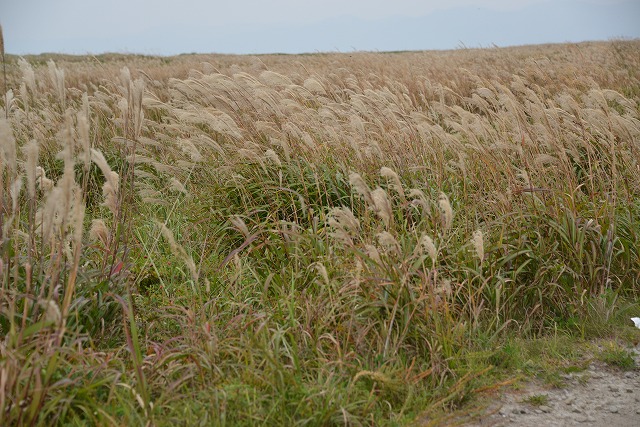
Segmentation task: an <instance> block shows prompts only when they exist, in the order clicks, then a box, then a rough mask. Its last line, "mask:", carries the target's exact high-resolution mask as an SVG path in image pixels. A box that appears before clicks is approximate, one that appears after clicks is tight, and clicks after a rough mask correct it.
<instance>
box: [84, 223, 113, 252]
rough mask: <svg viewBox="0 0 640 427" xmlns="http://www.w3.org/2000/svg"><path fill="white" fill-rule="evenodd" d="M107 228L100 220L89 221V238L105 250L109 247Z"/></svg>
mask: <svg viewBox="0 0 640 427" xmlns="http://www.w3.org/2000/svg"><path fill="white" fill-rule="evenodd" d="M109 234H110V231H109V227H107V224H105V222H104V221H103V220H102V219H94V220H93V221H91V228H90V229H89V238H90V239H91V240H92V241H94V242H100V243H102V246H104V247H105V248H108V247H109Z"/></svg>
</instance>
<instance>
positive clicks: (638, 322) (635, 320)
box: [631, 317, 640, 329]
mask: <svg viewBox="0 0 640 427" xmlns="http://www.w3.org/2000/svg"><path fill="white" fill-rule="evenodd" d="M631 321H632V322H633V324H634V325H636V328H638V329H640V317H632V318H631Z"/></svg>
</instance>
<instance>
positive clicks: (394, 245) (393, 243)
mask: <svg viewBox="0 0 640 427" xmlns="http://www.w3.org/2000/svg"><path fill="white" fill-rule="evenodd" d="M376 237H377V238H378V242H380V244H381V245H382V246H384V248H385V249H386V251H387V252H389V253H394V254H399V253H400V252H401V248H400V243H398V241H397V240H396V238H395V237H394V236H393V234H391V233H389V232H388V231H383V232H382V233H378V234H377V235H376Z"/></svg>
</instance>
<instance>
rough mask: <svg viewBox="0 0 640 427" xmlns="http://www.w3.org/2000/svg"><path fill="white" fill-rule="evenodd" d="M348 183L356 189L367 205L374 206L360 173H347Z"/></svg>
mask: <svg viewBox="0 0 640 427" xmlns="http://www.w3.org/2000/svg"><path fill="white" fill-rule="evenodd" d="M349 184H350V185H351V187H353V188H354V189H355V190H356V193H358V194H359V195H360V196H361V197H362V198H363V199H364V201H365V203H366V204H367V205H368V206H369V207H372V208H373V207H375V203H374V202H373V199H372V198H371V190H370V189H369V186H368V185H367V183H366V182H364V179H362V177H361V176H360V174H358V173H355V172H352V173H350V174H349Z"/></svg>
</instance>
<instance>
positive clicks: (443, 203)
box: [438, 193, 453, 230]
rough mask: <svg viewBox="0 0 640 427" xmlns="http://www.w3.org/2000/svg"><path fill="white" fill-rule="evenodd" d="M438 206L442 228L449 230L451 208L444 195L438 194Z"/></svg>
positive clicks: (451, 220)
mask: <svg viewBox="0 0 640 427" xmlns="http://www.w3.org/2000/svg"><path fill="white" fill-rule="evenodd" d="M438 206H440V213H441V219H442V228H443V229H444V230H448V229H449V228H451V224H452V222H453V208H452V207H451V203H449V197H447V195H446V194H444V193H440V196H439V197H438Z"/></svg>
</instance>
